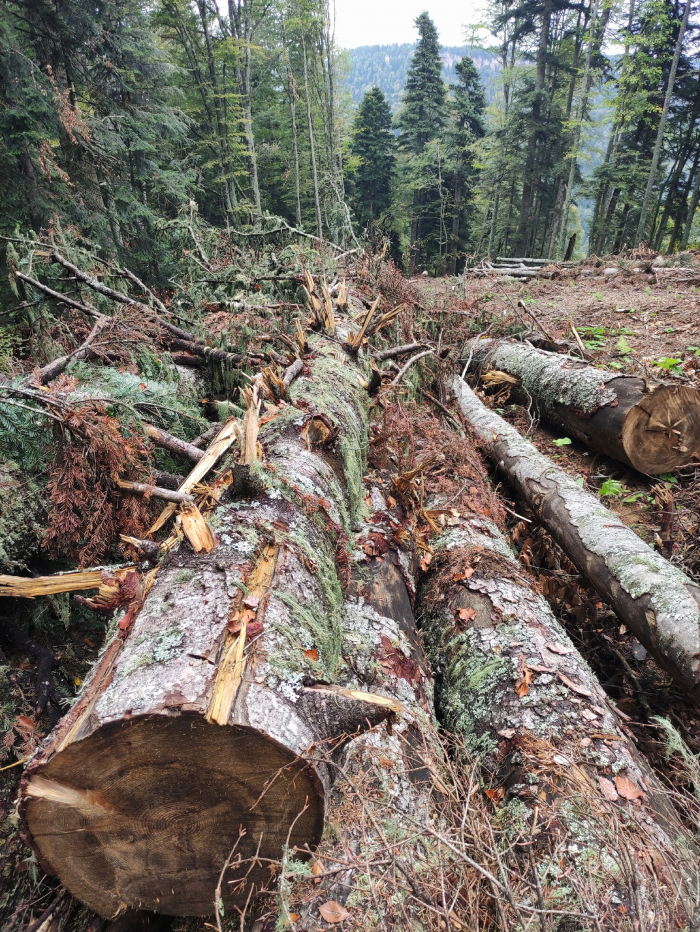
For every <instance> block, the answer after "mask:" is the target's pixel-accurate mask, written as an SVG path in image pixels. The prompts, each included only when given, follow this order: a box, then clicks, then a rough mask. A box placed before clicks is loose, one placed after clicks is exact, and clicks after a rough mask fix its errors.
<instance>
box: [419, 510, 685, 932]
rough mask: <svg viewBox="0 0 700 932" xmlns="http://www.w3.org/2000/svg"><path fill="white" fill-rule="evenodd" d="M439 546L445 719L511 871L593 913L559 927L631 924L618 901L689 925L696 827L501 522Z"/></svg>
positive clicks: (430, 596)
mask: <svg viewBox="0 0 700 932" xmlns="http://www.w3.org/2000/svg"><path fill="white" fill-rule="evenodd" d="M435 550H436V559H435V561H434V562H435V563H436V564H437V566H438V568H439V570H440V572H439V576H438V577H437V579H434V580H433V582H432V586H429V588H428V593H427V600H426V601H427V606H428V609H427V610H426V611H425V612H424V616H423V617H424V621H423V634H424V643H425V645H426V652H427V654H428V657H429V659H430V661H431V664H432V668H433V671H434V674H435V677H436V703H437V708H438V715H439V717H440V720H441V722H442V724H443V726H444V727H446V728H447V729H448V730H451V731H453V732H454V733H455V734H456V735H457V736H458V737H460V738H461V739H463V741H464V745H465V749H466V752H467V753H468V754H469V755H472V756H473V757H474V759H477V760H480V762H481V769H482V773H483V775H484V777H485V779H486V781H487V783H488V785H490V789H489V790H488V794H489V795H490V798H491V799H492V801H493V803H494V806H495V808H496V810H497V814H496V817H495V821H496V822H497V824H499V825H500V827H501V828H502V829H504V830H505V834H506V836H507V837H508V838H509V839H510V840H511V845H510V846H509V850H508V851H506V852H504V854H503V859H504V862H505V865H506V868H507V869H509V870H510V871H513V872H514V873H512V875H511V876H513V877H515V878H517V877H519V876H522V877H523V878H524V879H525V880H526V881H533V880H534V883H535V885H536V887H537V900H538V901H539V906H540V908H541V909H555V910H556V909H559V910H567V909H568V910H574V911H575V910H578V911H579V912H580V913H581V914H585V915H586V916H587V917H588V919H587V921H584V920H583V917H582V918H581V920H580V924H578V923H577V924H576V925H575V926H569V925H568V924H566V921H565V920H563V919H562V922H564V923H565V924H564V925H562V926H561V927H562V928H564V927H566V928H574V927H575V928H577V929H578V928H581V929H583V928H586V929H589V928H590V929H617V928H622V925H620V926H618V925H617V923H616V922H615V917H614V915H613V914H612V912H611V904H612V903H614V902H617V903H618V904H619V903H620V902H621V903H622V904H623V909H624V916H625V917H627V918H626V919H625V923H626V922H627V921H630V922H632V924H635V923H638V924H639V925H640V927H641V925H643V924H644V923H645V922H646V919H647V918H648V917H649V916H650V915H653V916H654V921H655V925H654V928H656V929H662V928H663V929H670V928H673V927H676V926H677V927H685V926H686V924H687V922H688V920H689V919H691V918H693V912H694V908H695V902H696V896H697V891H698V886H697V881H698V873H697V868H696V858H697V849H696V848H695V846H694V843H693V842H692V840H691V837H690V833H689V832H688V831H687V830H686V829H685V828H684V827H683V825H682V824H681V821H680V819H679V818H678V815H677V813H676V812H675V810H674V808H673V806H672V804H671V802H670V799H669V796H668V794H667V792H666V791H665V790H664V788H663V787H662V786H661V784H660V782H659V780H658V779H657V777H656V776H655V774H654V773H653V771H652V770H651V768H650V767H649V765H648V764H647V763H646V761H645V760H644V759H643V758H642V757H641V756H640V755H639V754H638V753H637V751H636V748H635V746H634V742H633V739H632V734H631V732H629V731H628V730H626V729H625V728H624V727H623V726H622V725H621V723H620V717H619V716H618V715H617V713H616V710H615V708H614V706H612V705H611V703H610V702H609V700H608V698H607V696H606V694H605V692H604V691H603V689H602V687H601V686H600V684H599V683H598V681H597V679H596V678H595V676H594V674H593V673H592V672H591V670H590V669H589V667H588V665H587V664H586V663H585V661H584V660H583V658H582V657H581V656H580V655H579V654H578V652H577V651H576V650H575V648H574V647H573V645H572V643H571V642H570V640H569V638H568V636H567V635H566V633H565V631H564V630H563V629H562V627H561V625H560V624H559V622H558V621H557V620H556V618H555V617H554V615H553V614H552V611H551V609H550V608H549V605H548V604H547V602H546V601H545V600H544V598H543V597H542V596H541V595H539V594H537V593H536V592H535V591H534V590H533V588H532V586H531V584H530V582H529V580H528V579H527V578H526V575H525V572H524V570H523V569H522V567H520V566H519V564H518V562H517V560H516V558H515V557H514V555H513V554H512V552H511V550H510V548H509V547H508V544H507V543H506V541H505V539H504V538H503V536H502V535H501V534H500V532H499V531H498V528H497V527H496V526H495V525H494V524H493V523H492V522H491V521H490V520H487V519H485V518H483V517H477V516H475V515H466V516H462V517H461V519H460V520H459V524H458V525H457V526H455V527H452V528H450V529H449V530H448V531H447V532H445V533H444V534H443V535H442V537H441V538H440V539H439V541H438V543H437V545H436V546H435ZM455 577H457V579H455ZM562 859H563V860H565V862H566V870H565V871H564V870H563V869H562V868H563V865H562ZM548 865H556V867H555V869H554V870H551V869H550V868H548ZM623 865H624V867H623ZM550 921H552V922H555V917H554V916H552V917H551V920H550ZM571 921H572V920H571V919H570V920H569V922H571ZM542 922H543V923H544V922H545V920H544V917H542ZM543 927H544V926H543ZM554 927H555V928H558V927H559V926H558V925H554ZM625 927H626V926H625Z"/></svg>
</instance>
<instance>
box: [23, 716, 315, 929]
mask: <svg viewBox="0 0 700 932" xmlns="http://www.w3.org/2000/svg"><path fill="white" fill-rule="evenodd" d="M25 799H26V818H27V825H28V829H29V832H30V834H31V837H32V840H33V843H34V845H35V846H36V847H37V848H38V850H39V851H40V852H41V856H42V859H43V860H44V861H45V862H46V866H47V867H49V868H50V869H51V871H52V873H55V874H56V875H57V876H58V877H59V879H60V880H61V882H62V883H63V884H64V885H65V886H66V887H67V889H68V890H69V891H70V892H71V893H72V894H73V895H74V896H76V897H77V898H78V899H79V900H80V901H81V902H83V903H85V904H86V905H88V906H89V907H90V908H92V909H94V910H95V911H96V912H98V913H100V914H101V915H102V916H106V917H112V916H115V915H116V914H117V913H118V912H119V911H120V910H121V909H123V908H124V907H125V906H127V907H132V908H135V909H146V910H153V911H155V912H158V913H164V914H166V915H178V916H207V915H211V914H212V913H213V911H214V894H215V890H216V887H217V884H218V882H219V876H220V873H221V870H222V867H223V865H224V863H225V862H226V859H227V858H228V856H229V854H230V853H231V851H232V849H233V848H234V845H236V842H237V840H238V839H239V831H240V830H241V829H242V830H244V831H245V834H244V835H243V836H242V837H241V838H240V840H238V845H237V847H236V850H235V854H234V858H233V860H232V868H231V870H230V871H229V872H228V873H227V875H226V877H225V879H224V883H223V885H222V895H223V899H224V904H225V905H226V906H227V908H232V907H233V906H234V905H239V906H241V907H242V906H243V905H244V904H245V901H246V898H247V897H248V894H249V892H250V885H251V884H255V885H256V887H257V889H260V888H261V887H262V886H263V885H264V884H265V882H266V881H267V882H269V880H270V876H271V874H270V871H269V866H268V864H267V863H265V862H264V861H263V862H262V863H260V862H258V864H257V865H256V866H254V867H253V868H252V869H251V870H250V872H249V873H248V871H249V869H250V868H251V862H247V863H245V862H246V859H249V858H252V857H254V856H255V854H256V852H257V853H258V856H259V857H261V858H272V859H279V857H280V853H281V851H282V849H283V846H284V845H285V844H287V843H289V845H290V846H291V847H294V846H299V847H304V846H305V845H309V846H310V847H313V846H315V845H316V844H317V843H318V842H319V840H320V836H321V832H322V828H323V814H324V800H323V790H322V788H321V785H320V783H319V781H318V779H317V777H316V775H315V774H314V772H313V771H312V769H311V768H309V767H308V765H307V766H305V765H304V764H303V762H300V761H299V760H298V759H297V758H295V757H294V756H293V755H292V754H291V753H290V752H289V751H287V750H286V749H284V748H282V747H281V746H279V745H277V744H275V743H274V742H272V741H271V740H270V739H269V738H266V737H264V736H263V735H261V734H260V733H258V732H256V731H253V730H252V729H245V728H240V727H233V726H229V727H226V728H222V727H220V726H219V725H212V724H208V723H207V722H205V721H204V720H203V719H202V718H201V717H200V716H198V715H195V714H182V715H179V716H167V717H166V716H146V717H143V718H136V719H133V720H131V721H128V722H117V723H114V724H111V725H108V726H105V727H103V728H101V729H99V730H98V731H97V732H95V733H93V734H92V735H91V736H89V737H87V738H85V739H83V740H82V741H78V742H75V743H73V744H70V745H69V746H68V747H67V748H66V749H65V750H63V751H60V752H59V753H57V754H56V755H54V757H52V758H51V760H50V761H49V763H48V764H47V765H45V766H43V767H37V768H36V769H35V770H34V771H33V772H32V773H31V774H30V776H29V777H28V783H27V787H26V790H25ZM295 819H296V822H295ZM292 824H293V828H292V831H291V834H290V836H289V839H288V837H287V836H288V833H289V832H290V827H291V826H292ZM258 846H259V850H258ZM239 856H240V860H239ZM241 861H242V862H244V863H241ZM246 874H248V878H247V881H246V882H244V883H229V882H228V881H229V880H236V879H239V878H243V877H245V875H246Z"/></svg>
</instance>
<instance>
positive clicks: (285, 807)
mask: <svg viewBox="0 0 700 932" xmlns="http://www.w3.org/2000/svg"><path fill="white" fill-rule="evenodd" d="M314 350H315V356H314V358H313V359H312V360H310V363H309V364H310V368H311V373H312V374H311V377H310V378H309V379H298V380H297V381H296V382H295V383H294V387H293V390H292V396H293V398H294V399H295V400H296V402H298V404H299V407H293V406H291V405H290V406H287V407H282V408H280V409H279V410H278V413H277V415H276V417H275V418H274V420H272V421H271V422H269V423H268V424H266V425H265V428H264V430H263V431H262V432H261V433H260V438H259V439H260V441H261V443H262V444H263V448H264V449H265V452H266V457H265V459H266V464H265V467H264V468H261V467H260V465H259V464H256V462H255V459H254V456H253V457H252V461H251V457H250V456H248V457H247V460H246V461H247V463H248V464H249V465H248V467H247V468H249V469H250V470H251V471H253V472H255V473H256V474H257V476H258V477H259V478H260V479H261V480H262V482H263V483H264V491H263V492H262V493H259V494H258V495H257V496H256V497H255V498H254V500H244V501H224V502H223V503H222V504H220V505H219V507H218V509H217V510H216V511H215V512H214V516H213V518H212V522H211V523H212V528H213V530H214V532H215V534H216V537H217V538H218V545H217V546H216V547H215V548H214V549H213V550H211V552H209V553H202V554H199V555H195V554H193V553H192V552H191V551H190V550H189V549H187V548H186V546H184V545H183V547H181V548H180V549H179V550H177V551H174V552H172V553H170V554H169V555H168V556H167V557H165V558H164V559H163V561H162V565H161V566H160V568H159V569H158V570H157V571H155V572H154V574H153V575H151V576H149V577H147V578H146V579H145V580H144V582H143V587H142V593H141V595H138V594H137V596H136V598H135V602H134V603H132V608H130V610H129V611H130V612H131V613H132V614H133V612H134V609H133V605H138V603H139V601H143V607H142V608H141V611H140V613H139V614H138V615H137V617H136V620H135V621H134V623H133V627H132V628H131V630H130V631H129V633H128V637H126V639H125V640H123V641H122V640H119V639H117V640H115V641H113V642H112V643H111V644H110V646H109V647H108V648H107V649H106V651H105V653H104V654H103V657H102V659H101V661H100V662H99V664H98V665H97V667H96V669H95V671H94V673H93V675H92V678H91V680H90V682H89V684H88V685H87V687H86V688H85V690H84V692H83V694H82V696H81V697H80V699H79V700H78V702H77V703H76V705H75V706H74V707H73V709H72V710H71V712H70V713H69V714H68V715H67V716H66V718H65V719H64V720H63V722H62V723H61V725H60V726H59V727H58V728H57V729H56V731H55V732H54V733H53V734H52V736H51V738H50V739H49V741H48V743H47V744H46V745H45V746H44V747H42V749H41V750H40V752H39V753H38V754H37V755H36V757H35V758H34V759H33V760H32V761H31V763H30V764H29V765H28V767H27V770H26V774H25V777H24V781H23V796H22V811H23V816H24V820H25V822H24V824H25V826H26V834H27V838H28V840H29V841H30V842H31V844H32V845H33V847H34V848H35V850H36V852H37V856H38V858H39V860H40V862H41V864H42V865H43V869H46V870H49V871H50V872H51V873H55V874H57V875H58V876H59V878H60V880H61V881H62V882H63V883H64V884H65V886H66V887H67V888H68V889H69V890H70V892H71V893H72V894H73V895H75V896H76V897H77V898H78V899H80V900H81V901H82V902H84V903H86V904H87V905H89V906H90V907H91V908H93V909H95V910H96V911H97V912H99V913H101V914H102V915H104V916H113V915H115V914H116V913H118V912H119V910H121V909H123V908H124V907H125V906H128V907H134V908H142V909H149V910H155V911H157V912H161V913H166V914H176V915H209V914H211V913H212V911H213V903H214V892H215V889H216V887H217V882H218V880H219V875H220V872H221V869H222V867H223V865H224V863H225V861H226V859H227V857H228V856H229V855H230V854H231V852H232V850H233V864H234V866H235V867H236V872H235V879H237V880H238V881H240V882H237V883H229V882H228V881H227V883H226V884H225V885H224V889H223V891H222V893H223V901H224V904H225V905H226V907H227V908H230V907H232V906H233V905H240V906H243V905H244V904H245V903H246V900H247V898H248V897H249V896H250V895H251V888H253V892H254V890H258V889H260V888H261V887H263V886H264V885H265V882H266V881H268V880H269V879H270V872H269V870H268V866H267V865H268V861H266V860H265V859H273V860H279V858H280V855H281V852H282V850H283V848H284V846H285V845H289V846H290V847H291V848H294V847H297V848H302V849H303V848H305V847H306V846H309V847H311V848H313V847H314V846H315V845H316V844H317V843H318V841H319V840H320V837H321V833H322V829H323V824H324V815H325V811H326V806H327V803H328V793H329V788H330V785H331V780H332V773H331V770H330V768H329V765H328V763H327V762H326V760H325V759H324V757H325V751H324V752H323V753H320V752H319V748H324V747H325V745H324V742H326V741H328V740H331V741H335V742H338V741H340V742H342V740H343V736H345V735H348V734H352V733H355V732H357V731H359V730H362V729H363V728H365V727H367V725H374V724H376V723H377V722H379V721H382V720H383V719H386V718H387V717H391V716H393V715H395V714H397V712H398V711H399V708H400V707H399V705H398V703H397V702H396V701H395V699H392V698H391V693H389V697H388V698H387V697H383V696H377V695H375V694H373V693H370V692H367V691H365V690H352V689H350V690H348V689H347V688H346V687H347V686H348V685H351V686H352V685H354V682H355V681H354V680H353V675H354V674H353V673H352V672H351V671H352V670H353V663H354V659H355V657H357V656H358V655H359V652H361V651H366V650H367V642H366V641H363V642H362V643H358V641H357V639H356V640H352V639H347V638H346V639H344V632H343V628H342V610H343V593H342V582H343V578H344V576H345V574H346V571H347V566H348V552H347V547H346V544H347V540H348V538H347V534H348V533H349V530H350V526H351V522H352V521H353V520H354V519H355V516H356V513H357V509H358V507H359V503H360V485H361V477H362V469H363V451H364V449H365V447H366V443H367V425H366V404H367V400H366V393H365V392H364V391H363V390H362V389H361V387H360V385H359V382H358V375H359V372H360V369H359V367H358V365H357V364H356V363H354V362H353V361H352V360H351V359H350V358H349V357H348V356H347V355H346V354H345V353H344V351H343V350H342V349H340V348H339V347H338V346H337V345H336V344H333V343H331V342H330V341H328V340H325V339H324V338H322V337H321V338H318V339H317V340H316V344H315V346H314ZM315 413H318V414H321V415H323V416H324V418H325V420H329V419H330V421H331V422H332V423H333V425H334V431H332V432H330V436H329V434H328V433H327V434H326V435H324V436H323V437H322V438H321V439H320V441H319V443H318V444H317V445H315V444H314V442H313V440H312V437H313V436H314V434H313V432H312V431H311V430H308V429H307V430H303V427H304V424H305V422H307V421H308V420H309V419H311V420H313V415H314V414H315ZM325 420H324V423H325ZM300 429H301V431H300ZM335 429H337V433H336V431H335ZM336 438H337V439H336ZM255 446H256V445H255V444H254V443H253V450H254V449H255ZM198 452H199V451H198ZM248 453H250V451H248ZM240 468H241V467H237V469H240ZM259 485H260V484H259V483H258V487H259ZM234 487H235V486H234V485H232V486H231V488H234ZM251 487H253V484H251ZM153 576H155V582H153ZM149 585H152V589H151V591H150V593H149V594H148V595H147V598H146V597H145V595H144V593H147V591H148V587H149ZM122 622H123V623H124V625H125V626H128V623H129V622H128V620H126V619H122ZM120 624H121V623H120ZM387 636H388V637H389V638H392V637H393V636H394V631H393V629H391V628H387ZM372 638H374V635H373V636H372ZM377 639H379V638H378V637H377V638H374V640H372V639H370V640H372V643H374V641H376V640H377ZM379 640H381V639H379ZM419 679H421V681H422V675H421V677H419ZM378 686H380V687H381V681H379V680H378ZM316 687H318V688H316ZM375 692H376V691H375ZM401 695H402V701H405V700H408V701H409V702H410V701H413V700H412V699H411V696H412V695H413V693H412V691H411V690H408V691H406V690H405V689H404V691H403V692H402V694H401ZM240 830H244V834H240ZM234 849H235V850H234ZM256 855H257V856H258V857H259V858H260V859H261V860H260V861H256V860H254V857H255V856H256ZM251 858H253V860H250V859H251ZM228 876H229V877H230V875H228ZM241 878H244V879H243V880H241Z"/></svg>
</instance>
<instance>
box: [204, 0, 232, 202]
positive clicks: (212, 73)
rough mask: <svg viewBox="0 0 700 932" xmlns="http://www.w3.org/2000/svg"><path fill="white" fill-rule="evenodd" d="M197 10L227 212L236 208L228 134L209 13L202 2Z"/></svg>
mask: <svg viewBox="0 0 700 932" xmlns="http://www.w3.org/2000/svg"><path fill="white" fill-rule="evenodd" d="M197 8H198V10H199V18H200V22H201V24H202V33H203V35H204V42H205V45H206V49H207V67H208V69H209V81H210V82H211V91H212V94H213V95H214V114H215V124H216V135H217V137H218V140H219V160H220V164H221V169H222V172H223V175H224V182H223V184H224V195H225V201H226V210H227V212H228V211H231V210H233V209H234V208H236V207H237V206H238V199H237V197H236V189H235V185H234V181H233V177H232V174H231V168H232V166H231V164H230V154H229V145H228V132H227V128H226V125H225V123H224V118H223V115H222V112H221V94H220V91H219V83H218V81H217V78H216V62H215V61H214V49H213V47H212V41H211V35H210V32H209V22H208V19H207V16H208V13H209V11H208V8H207V6H206V3H205V2H204V0H197Z"/></svg>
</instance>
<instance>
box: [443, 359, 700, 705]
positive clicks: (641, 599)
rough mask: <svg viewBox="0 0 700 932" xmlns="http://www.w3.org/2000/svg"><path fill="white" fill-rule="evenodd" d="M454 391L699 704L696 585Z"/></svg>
mask: <svg viewBox="0 0 700 932" xmlns="http://www.w3.org/2000/svg"><path fill="white" fill-rule="evenodd" d="M452 388H453V390H454V393H455V395H456V398H457V403H458V406H459V409H460V410H461V412H462V414H463V415H464V417H465V419H466V420H467V421H468V422H469V424H470V425H471V427H472V428H473V430H474V431H475V433H476V435H477V436H478V438H479V439H480V440H481V442H482V444H483V449H484V450H485V452H486V453H487V455H488V456H489V458H490V459H491V460H492V461H493V462H494V463H495V464H496V466H497V467H498V468H499V469H500V470H502V471H503V472H504V473H505V475H506V477H507V479H508V481H509V482H510V483H511V485H513V486H514V488H515V489H516V490H517V492H518V493H519V494H520V495H521V496H522V497H523V499H524V500H525V501H526V502H527V503H528V505H529V506H530V508H531V509H532V510H533V512H534V514H535V515H536V517H537V519H538V520H539V521H540V522H541V523H542V524H543V525H544V526H545V527H546V528H547V530H548V531H549V532H550V534H551V535H552V537H553V538H554V539H555V540H556V542H557V543H558V544H559V546H560V547H561V548H562V550H564V552H565V553H566V555H567V556H568V557H569V559H570V560H571V561H572V562H573V563H575V564H576V566H577V567H578V569H579V570H580V572H581V573H582V574H583V575H584V576H585V577H586V579H587V580H588V582H589V583H590V584H591V586H593V588H594V589H595V590H596V591H597V592H598V593H599V594H600V596H601V598H602V599H603V600H604V601H606V602H608V603H609V604H610V605H611V606H612V607H613V609H614V611H615V613H616V614H617V616H618V618H619V619H620V621H622V622H624V623H625V624H626V625H627V626H628V627H629V628H630V629H631V630H632V631H633V632H634V633H635V635H636V636H637V637H638V638H639V640H640V641H641V643H642V644H644V646H645V647H646V648H647V650H648V651H650V653H652V654H653V656H654V658H655V659H656V660H657V662H658V663H659V664H660V665H661V666H662V667H663V668H664V669H665V670H667V671H668V672H669V673H670V674H671V676H673V678H674V679H675V680H676V682H677V683H678V684H679V685H680V686H681V687H682V688H683V689H684V690H685V691H686V692H688V693H689V695H691V696H692V697H693V699H694V700H695V701H696V702H697V701H700V587H698V586H697V585H696V584H695V583H694V582H693V581H692V580H691V579H689V578H688V577H687V576H686V575H685V574H684V573H682V572H681V571H680V570H679V569H677V568H676V567H675V566H673V565H672V564H671V563H669V562H668V560H666V559H664V557H662V556H661V555H660V554H658V553H656V552H655V551H653V550H652V549H651V547H649V546H647V544H645V543H644V541H643V540H642V539H641V538H640V537H638V536H637V534H635V533H634V531H632V530H631V529H630V528H628V527H627V526H626V525H625V524H623V523H622V521H621V520H620V519H619V518H618V516H617V515H616V514H614V513H613V512H612V511H610V510H609V509H608V508H606V507H605V506H604V505H603V504H602V503H601V501H600V500H599V499H598V498H597V497H596V496H595V495H592V494H591V493H590V492H586V491H585V490H584V489H582V488H580V487H579V486H578V485H577V484H576V482H574V480H573V479H572V478H571V477H570V476H569V475H567V473H565V472H564V471H563V470H562V469H560V468H559V467H557V466H556V465H555V464H554V463H553V462H552V460H550V459H548V458H547V457H546V456H543V455H542V454H541V453H539V452H538V450H536V449H535V447H534V446H533V445H532V444H531V443H528V441H526V440H524V439H523V438H522V437H521V436H520V434H519V433H518V432H517V430H515V428H514V427H511V426H510V424H507V423H506V421H504V420H503V418H501V417H499V416H498V414H496V413H495V412H494V411H491V410H489V409H488V408H486V407H485V406H484V405H483V404H482V403H481V401H480V400H479V399H478V398H477V396H476V395H475V394H474V392H473V391H472V390H471V389H470V388H469V386H468V385H467V384H466V382H464V381H462V379H460V378H459V377H455V378H454V380H453V382H452Z"/></svg>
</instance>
